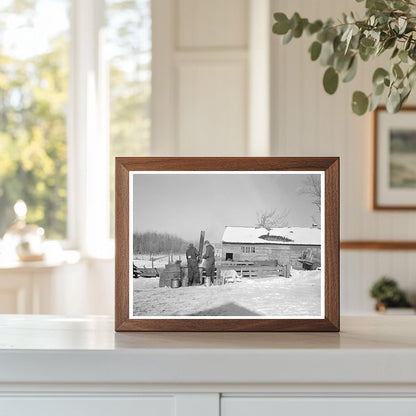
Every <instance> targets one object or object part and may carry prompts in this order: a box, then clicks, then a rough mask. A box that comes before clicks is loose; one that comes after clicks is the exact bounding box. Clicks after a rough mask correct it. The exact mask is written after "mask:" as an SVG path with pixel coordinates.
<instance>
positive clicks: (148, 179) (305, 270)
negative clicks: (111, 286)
mask: <svg viewBox="0 0 416 416" xmlns="http://www.w3.org/2000/svg"><path fill="white" fill-rule="evenodd" d="M115 202H116V224H115V231H116V266H115V295H116V299H115V329H116V331H339V159H338V158H336V157H322V158H314V157H312V158H300V157H296V158H279V157H267V158H257V157H256V158H137V157H132V158H116V201H115Z"/></svg>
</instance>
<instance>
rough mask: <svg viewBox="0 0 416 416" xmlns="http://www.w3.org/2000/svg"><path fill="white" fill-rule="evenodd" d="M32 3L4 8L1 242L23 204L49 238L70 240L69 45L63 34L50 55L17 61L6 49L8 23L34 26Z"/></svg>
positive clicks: (0, 25)
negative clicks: (19, 203)
mask: <svg viewBox="0 0 416 416" xmlns="http://www.w3.org/2000/svg"><path fill="white" fill-rule="evenodd" d="M32 3H33V2H31V1H17V0H15V1H13V2H11V3H10V4H8V5H7V6H3V7H1V8H0V237H1V236H2V235H3V234H4V232H5V231H6V230H7V228H8V227H9V226H10V225H11V223H12V222H13V219H14V213H13V205H14V203H15V202H16V200H18V199H23V200H24V201H25V202H26V204H27V206H28V215H27V221H28V222H30V223H36V224H38V225H40V226H42V227H44V228H45V230H46V235H47V237H48V238H64V237H65V236H66V218H67V190H66V174H67V164H66V152H67V147H66V118H65V107H66V104H67V101H68V40H67V38H66V33H61V34H58V35H57V36H56V37H55V38H54V39H53V40H52V42H51V45H50V48H49V51H47V52H45V53H43V54H38V55H35V56H30V57H27V58H20V59H19V58H18V57H16V56H11V54H9V53H7V51H6V50H5V48H4V42H1V41H2V40H3V37H4V36H5V34H6V32H7V22H6V20H7V19H13V18H19V19H20V21H21V22H22V23H21V24H22V25H23V26H29V27H30V26H31V25H32V18H33V10H34V6H33V4H32Z"/></svg>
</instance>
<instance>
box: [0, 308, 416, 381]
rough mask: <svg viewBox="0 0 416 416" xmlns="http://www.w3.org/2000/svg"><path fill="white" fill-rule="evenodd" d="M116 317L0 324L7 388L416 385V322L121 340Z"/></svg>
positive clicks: (1, 320)
mask: <svg viewBox="0 0 416 416" xmlns="http://www.w3.org/2000/svg"><path fill="white" fill-rule="evenodd" d="M113 328H114V323H113V320H112V319H111V318H108V317H99V316H96V317H80V318H69V317H68V318H65V317H59V316H45V315H30V316H29V315H28V316H24V315H20V316H19V315H2V316H0V369H1V371H0V383H134V384H146V385H178V384H184V385H185V384H186V385H197V384H198V383H199V384H201V385H202V384H203V385H209V384H216V385H218V384H221V385H226V384H230V385H231V384H232V385H236V384H251V385H254V384H256V385H259V384H262V385H267V384H274V385H275V384H283V383H284V384H286V385H287V384H291V383H295V384H300V383H301V384H311V383H319V384H331V383H336V384H338V385H339V384H343V383H344V384H356V383H368V384H378V385H381V384H383V383H388V384H396V383H399V384H401V385H403V383H405V384H410V385H414V384H416V316H368V317H344V318H342V320H341V332H340V333H339V334H338V333H115V332H114V330H113Z"/></svg>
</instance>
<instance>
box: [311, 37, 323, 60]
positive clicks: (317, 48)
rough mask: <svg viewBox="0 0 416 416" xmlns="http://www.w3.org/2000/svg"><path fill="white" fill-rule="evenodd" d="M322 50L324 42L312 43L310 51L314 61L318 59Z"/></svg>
mask: <svg viewBox="0 0 416 416" xmlns="http://www.w3.org/2000/svg"><path fill="white" fill-rule="evenodd" d="M321 50H322V44H321V43H320V42H318V41H315V42H313V43H312V45H311V46H310V47H309V53H310V54H311V59H312V61H316V60H317V59H318V58H319V55H320V54H321Z"/></svg>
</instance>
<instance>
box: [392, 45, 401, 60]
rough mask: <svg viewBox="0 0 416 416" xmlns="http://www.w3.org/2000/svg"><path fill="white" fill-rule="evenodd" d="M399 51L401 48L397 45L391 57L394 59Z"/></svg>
mask: <svg viewBox="0 0 416 416" xmlns="http://www.w3.org/2000/svg"><path fill="white" fill-rule="evenodd" d="M399 51H400V49H399V48H398V47H397V46H396V47H395V48H394V50H393V53H392V54H391V57H390V59H394V58H395V57H396V56H397V55H398V53H399Z"/></svg>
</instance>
